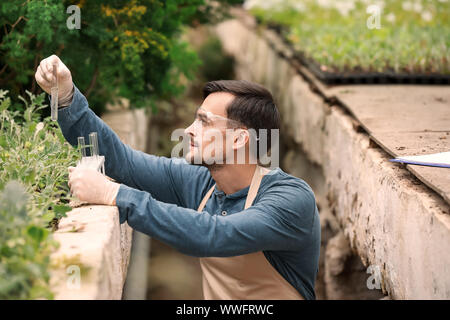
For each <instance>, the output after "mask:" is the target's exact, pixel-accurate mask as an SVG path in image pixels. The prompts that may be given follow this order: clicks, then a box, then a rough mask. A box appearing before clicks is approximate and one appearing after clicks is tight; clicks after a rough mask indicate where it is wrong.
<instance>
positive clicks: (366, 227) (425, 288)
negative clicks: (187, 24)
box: [214, 19, 450, 299]
mask: <svg viewBox="0 0 450 320" xmlns="http://www.w3.org/2000/svg"><path fill="white" fill-rule="evenodd" d="M214 31H215V32H216V34H217V35H218V36H219V38H220V39H221V41H222V44H223V46H224V49H225V50H226V51H227V52H228V53H229V54H231V55H233V56H234V57H235V58H236V60H237V65H236V68H237V70H236V73H237V75H238V78H240V79H246V80H249V81H255V82H258V83H261V84H262V85H264V86H266V87H267V88H268V89H269V90H271V92H272V93H273V94H274V97H275V99H276V100H277V103H278V106H279V108H280V111H281V116H282V121H283V130H284V131H283V132H282V135H288V136H290V138H291V139H292V140H293V141H295V143H296V144H297V147H298V149H299V151H300V149H301V152H303V151H304V152H305V153H306V156H307V157H308V159H309V160H310V161H312V162H313V163H315V164H318V165H319V166H320V167H321V168H322V171H323V174H324V176H325V180H326V186H325V189H326V193H327V198H328V205H329V206H330V208H331V211H332V213H333V215H334V216H335V218H336V219H337V221H338V223H339V224H340V228H341V229H342V230H343V232H344V234H345V236H346V238H347V239H348V241H349V243H350V246H351V249H352V250H353V252H354V253H357V254H358V255H359V256H360V257H361V260H362V262H363V263H364V265H365V266H366V267H369V265H372V266H375V267H377V268H378V269H379V270H380V272H381V285H382V289H383V292H385V293H388V294H389V295H390V296H391V298H394V299H449V298H450V250H449V245H450V208H449V205H448V204H447V203H445V201H444V200H443V199H442V197H440V196H439V195H438V194H436V193H435V192H434V191H432V190H431V189H429V188H428V187H426V186H425V185H424V184H422V183H420V182H419V181H418V180H417V179H416V178H415V177H414V176H413V175H412V174H411V173H410V172H408V171H407V170H406V169H403V168H401V167H399V166H398V165H395V164H393V163H390V162H388V158H389V157H388V155H387V153H385V152H384V151H383V150H382V149H381V148H380V147H379V146H378V145H376V144H375V143H374V142H373V141H372V140H371V139H370V137H369V135H367V134H366V133H365V132H364V130H362V129H361V127H360V125H359V124H358V122H357V121H356V120H355V119H354V118H353V117H351V116H350V115H349V114H348V113H347V112H346V111H345V110H344V109H342V108H341V107H339V106H334V105H332V104H328V103H327V101H325V100H324V97H323V96H322V95H320V94H317V93H316V88H317V86H315V84H314V83H311V82H310V81H306V79H305V78H304V77H303V76H301V75H299V74H298V72H297V70H296V68H295V67H294V66H292V65H291V64H290V62H289V61H288V60H286V59H285V58H284V57H283V55H280V53H279V51H277V50H275V49H274V47H276V46H274V44H273V43H271V42H270V41H268V39H269V38H270V37H269V36H266V35H265V32H266V31H264V30H258V29H255V28H252V27H249V26H248V24H247V23H243V22H242V20H241V19H239V20H238V19H234V20H229V21H226V22H223V23H221V24H219V25H218V26H216V27H215V29H214ZM270 36H272V37H273V34H270ZM368 276H369V275H368Z"/></svg>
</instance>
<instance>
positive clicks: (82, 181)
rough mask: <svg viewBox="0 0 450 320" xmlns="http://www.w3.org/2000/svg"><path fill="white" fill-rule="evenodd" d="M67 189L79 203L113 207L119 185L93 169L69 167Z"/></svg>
mask: <svg viewBox="0 0 450 320" xmlns="http://www.w3.org/2000/svg"><path fill="white" fill-rule="evenodd" d="M69 187H70V191H71V192H72V195H74V196H75V197H77V198H78V199H79V200H81V201H86V202H88V203H91V204H104V205H110V206H115V205H116V196H117V193H118V192H119V187H120V184H118V183H115V182H112V181H110V180H109V179H108V177H106V176H104V175H103V174H101V173H100V172H98V171H97V170H95V169H90V168H83V167H69Z"/></svg>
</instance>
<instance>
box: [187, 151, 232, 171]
mask: <svg viewBox="0 0 450 320" xmlns="http://www.w3.org/2000/svg"><path fill="white" fill-rule="evenodd" d="M195 160H198V159H195V155H191V156H190V157H188V159H186V161H187V162H188V163H189V164H191V165H194V166H200V167H205V168H207V169H208V170H209V171H210V172H212V171H217V170H220V169H222V168H223V167H224V166H225V159H222V163H215V162H213V163H207V162H205V160H204V159H203V157H202V158H201V161H200V162H198V161H195ZM208 162H209V161H208Z"/></svg>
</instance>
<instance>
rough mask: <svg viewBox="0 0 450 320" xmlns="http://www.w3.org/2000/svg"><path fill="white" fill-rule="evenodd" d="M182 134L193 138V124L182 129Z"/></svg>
mask: <svg viewBox="0 0 450 320" xmlns="http://www.w3.org/2000/svg"><path fill="white" fill-rule="evenodd" d="M184 134H185V135H186V136H191V137H194V123H192V124H191V125H190V126H189V127H187V128H186V129H184Z"/></svg>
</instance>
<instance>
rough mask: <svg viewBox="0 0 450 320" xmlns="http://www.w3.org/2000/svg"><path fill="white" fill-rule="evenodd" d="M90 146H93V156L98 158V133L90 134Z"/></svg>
mask: <svg viewBox="0 0 450 320" xmlns="http://www.w3.org/2000/svg"><path fill="white" fill-rule="evenodd" d="M89 144H90V145H91V156H98V138H97V132H91V133H89Z"/></svg>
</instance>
